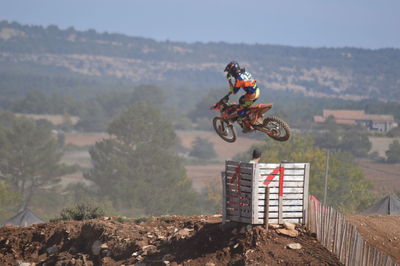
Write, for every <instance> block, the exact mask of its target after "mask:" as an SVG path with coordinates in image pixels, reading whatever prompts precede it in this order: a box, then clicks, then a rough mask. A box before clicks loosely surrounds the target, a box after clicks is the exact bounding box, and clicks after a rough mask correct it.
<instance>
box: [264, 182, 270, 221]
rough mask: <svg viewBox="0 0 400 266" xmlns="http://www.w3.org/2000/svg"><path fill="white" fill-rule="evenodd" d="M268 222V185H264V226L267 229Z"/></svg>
mask: <svg viewBox="0 0 400 266" xmlns="http://www.w3.org/2000/svg"><path fill="white" fill-rule="evenodd" d="M268 222H269V187H268V186H265V199H264V227H265V229H268Z"/></svg>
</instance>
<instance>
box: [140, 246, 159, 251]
mask: <svg viewBox="0 0 400 266" xmlns="http://www.w3.org/2000/svg"><path fill="white" fill-rule="evenodd" d="M156 248H157V247H156V246H154V245H147V246H144V247H142V250H148V249H156Z"/></svg>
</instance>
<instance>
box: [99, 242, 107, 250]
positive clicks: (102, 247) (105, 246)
mask: <svg viewBox="0 0 400 266" xmlns="http://www.w3.org/2000/svg"><path fill="white" fill-rule="evenodd" d="M100 248H101V249H107V248H108V246H107V244H106V243H104V244H101V246H100Z"/></svg>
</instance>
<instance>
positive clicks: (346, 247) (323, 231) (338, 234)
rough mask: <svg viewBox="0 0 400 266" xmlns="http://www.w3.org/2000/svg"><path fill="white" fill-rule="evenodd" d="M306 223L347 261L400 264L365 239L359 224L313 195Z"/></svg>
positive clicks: (350, 263) (365, 263)
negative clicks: (358, 228) (358, 226)
mask: <svg viewBox="0 0 400 266" xmlns="http://www.w3.org/2000/svg"><path fill="white" fill-rule="evenodd" d="M308 208H309V211H308V216H307V217H308V218H307V221H306V224H307V226H308V228H309V230H310V231H311V232H313V233H315V234H316V236H317V239H318V240H319V241H320V242H321V244H322V245H323V246H325V247H326V248H327V249H328V250H330V251H331V252H332V253H334V254H336V256H337V257H338V259H339V260H340V261H341V262H342V263H344V264H345V265H354V266H359V265H361V266H363V265H365V266H370V265H372V266H381V265H382V266H395V265H397V266H399V265H398V264H396V263H395V262H394V261H393V259H392V258H391V257H390V256H389V255H387V254H385V253H383V252H381V251H379V250H378V249H376V248H374V247H372V246H370V245H369V244H368V243H367V242H366V241H364V240H363V238H362V236H361V234H360V233H358V231H357V228H356V227H355V226H353V225H352V224H350V223H349V222H348V221H346V219H345V218H344V216H343V215H342V214H341V213H339V212H338V211H336V210H335V209H333V208H331V207H327V206H324V205H322V204H320V203H319V201H317V200H315V198H313V197H310V200H309V203H308Z"/></svg>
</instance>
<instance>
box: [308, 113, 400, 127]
mask: <svg viewBox="0 0 400 266" xmlns="http://www.w3.org/2000/svg"><path fill="white" fill-rule="evenodd" d="M328 117H333V119H334V120H335V122H336V123H338V124H344V125H354V126H355V125H359V126H364V127H366V128H367V129H368V130H374V131H380V132H388V131H389V130H391V129H392V128H394V127H397V123H396V122H395V121H394V117H393V115H370V114H366V113H365V112H364V110H326V109H324V110H323V113H322V116H314V122H317V123H323V122H325V121H326V119H327V118H328Z"/></svg>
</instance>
